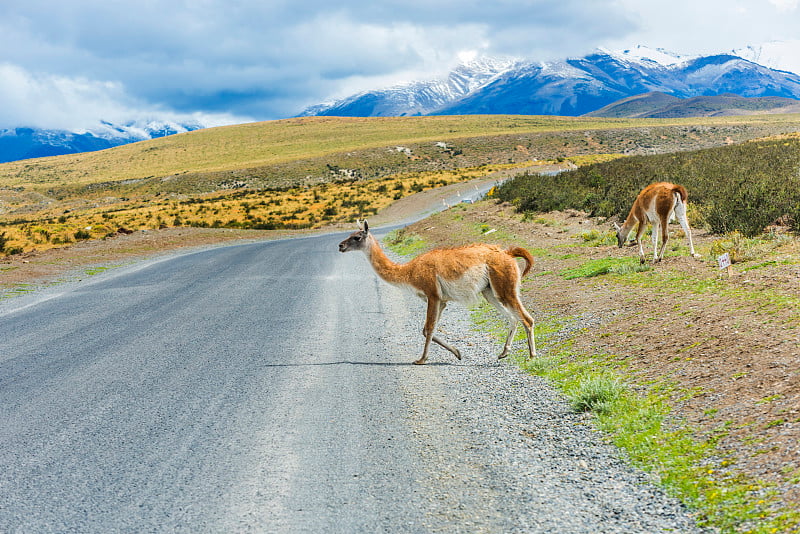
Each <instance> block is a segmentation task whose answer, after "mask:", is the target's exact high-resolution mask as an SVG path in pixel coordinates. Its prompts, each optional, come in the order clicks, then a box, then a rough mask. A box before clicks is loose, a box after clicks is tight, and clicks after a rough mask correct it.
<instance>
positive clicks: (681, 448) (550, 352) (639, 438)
mask: <svg viewBox="0 0 800 534" xmlns="http://www.w3.org/2000/svg"><path fill="white" fill-rule="evenodd" d="M473 318H474V319H475V320H476V321H477V322H480V323H482V327H481V328H482V329H487V328H488V329H489V330H490V331H492V330H493V331H495V332H498V335H500V333H499V326H497V325H500V324H501V323H500V319H499V317H498V316H497V315H496V314H493V313H490V312H488V307H487V306H483V307H480V308H476V309H475V310H473ZM570 322H571V321H570V320H569V319H559V320H554V319H551V320H548V321H540V323H541V325H542V328H541V330H540V331H539V332H537V344H538V345H539V347H540V349H544V350H543V351H542V352H543V353H544V354H543V355H541V356H539V357H537V358H534V359H531V360H529V359H528V358H527V351H525V350H524V349H522V348H520V349H518V350H516V351H515V352H514V353H513V357H514V360H515V362H516V363H517V365H519V366H520V367H521V368H523V369H525V370H526V371H528V372H530V373H532V374H536V375H538V376H542V377H544V378H546V379H547V380H548V381H549V382H550V383H551V384H552V385H553V386H554V387H556V388H557V389H558V390H560V391H561V392H562V393H563V394H564V395H565V397H566V399H567V400H568V402H569V403H570V406H571V407H572V409H573V410H576V411H589V412H591V413H592V414H594V416H595V422H596V424H597V426H598V427H599V428H600V429H601V430H602V431H603V432H605V433H606V434H607V435H608V436H609V438H610V439H611V441H612V442H613V443H614V444H615V445H617V446H618V447H620V448H621V449H622V450H624V451H625V452H626V453H627V455H628V457H629V458H630V460H631V462H632V463H633V464H634V465H636V466H637V467H639V468H641V469H643V470H645V471H647V472H650V473H653V474H654V475H655V477H656V479H657V480H658V481H659V483H660V484H661V485H662V486H663V487H664V488H665V489H666V490H667V492H668V493H670V494H672V495H674V496H676V497H678V498H679V499H680V500H681V501H682V502H684V503H685V504H686V505H687V506H688V507H690V508H691V509H692V510H693V511H694V515H695V516H696V518H697V522H698V524H699V525H701V526H704V527H709V528H712V529H715V531H718V532H722V533H726V534H727V533H730V534H733V533H738V532H748V533H752V534H767V533H776V532H795V531H797V528H798V527H800V512H798V511H796V510H789V509H781V508H779V504H778V503H779V500H778V495H777V492H776V491H775V490H774V488H771V487H770V486H769V485H767V484H765V483H763V482H761V481H758V480H754V479H752V478H749V477H747V476H745V475H743V474H742V473H741V472H738V471H736V469H735V465H733V461H732V460H731V459H730V458H728V457H727V456H726V455H725V453H724V452H723V451H721V450H720V449H718V448H717V443H718V441H719V439H720V438H721V437H722V436H724V435H726V433H727V432H728V430H729V427H730V424H727V423H726V424H722V425H720V427H719V429H718V431H717V432H712V433H711V434H710V435H707V436H705V437H698V436H701V435H702V434H701V433H700V432H694V431H693V429H692V428H691V427H689V426H687V425H686V424H684V423H683V422H681V421H677V420H676V419H675V416H674V415H673V413H672V406H671V405H670V400H669V399H670V398H673V397H674V396H675V395H676V393H677V394H679V393H680V392H676V391H675V387H674V385H673V384H669V383H665V382H663V381H656V382H652V383H649V384H647V385H641V386H639V387H637V388H632V387H628V386H627V385H626V383H627V381H628V380H629V379H632V377H629V376H627V375H626V374H625V372H624V367H618V366H617V367H615V364H614V362H613V358H611V357H609V356H607V355H588V354H580V353H575V352H573V351H571V350H570V346H571V342H570V341H569V340H568V339H567V340H566V341H564V340H563V339H561V340H560V341H559V342H558V345H557V346H548V343H549V339H551V337H552V336H551V335H552V334H553V333H555V332H558V331H559V330H561V329H563V328H566V327H568V326H569V324H570ZM493 325H494V326H495V327H494V328H492V326H493ZM642 386H645V387H642ZM686 394H687V395H692V394H694V392H691V391H687V392H686ZM677 397H680V395H677ZM783 422H784V421H783V420H780V423H779V422H778V421H777V420H776V421H772V422H770V423H768V425H771V426H775V425H778V424H783Z"/></svg>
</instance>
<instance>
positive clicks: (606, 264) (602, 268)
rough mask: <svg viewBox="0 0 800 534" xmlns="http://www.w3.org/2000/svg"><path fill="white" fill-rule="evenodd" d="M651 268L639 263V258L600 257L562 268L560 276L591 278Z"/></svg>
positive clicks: (566, 278)
mask: <svg viewBox="0 0 800 534" xmlns="http://www.w3.org/2000/svg"><path fill="white" fill-rule="evenodd" d="M651 269H652V267H651V266H650V265H648V264H646V263H645V264H642V263H640V262H639V258H601V259H597V260H589V261H587V262H585V263H583V264H581V265H579V266H577V267H572V268H569V269H564V270H563V271H561V276H563V277H564V279H565V280H573V279H575V278H591V277H593V276H600V275H603V274H612V273H613V274H618V275H626V274H632V273H640V272H644V271H649V270H651Z"/></svg>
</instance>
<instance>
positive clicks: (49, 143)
mask: <svg viewBox="0 0 800 534" xmlns="http://www.w3.org/2000/svg"><path fill="white" fill-rule="evenodd" d="M205 127H206V126H205V125H203V124H201V123H200V122H185V123H181V122H176V121H172V120H158V119H153V120H138V121H131V122H127V123H125V124H112V123H110V122H105V121H103V122H100V123H99V124H98V125H97V126H95V127H93V128H91V129H87V130H80V131H75V132H71V131H67V130H43V129H38V128H8V129H0V163H2V162H6V161H15V160H19V159H28V158H39V157H43V156H59V155H61V154H74V153H77V152H91V151H95V150H103V149H105V148H111V147H114V146H119V145H124V144H127V143H133V142H136V141H143V140H145V139H154V138H156V137H164V136H166V135H172V134H176V133H183V132H188V131H192V130H198V129H201V128H205Z"/></svg>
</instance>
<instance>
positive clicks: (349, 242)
mask: <svg viewBox="0 0 800 534" xmlns="http://www.w3.org/2000/svg"><path fill="white" fill-rule="evenodd" d="M356 222H358V231H357V232H353V233H352V234H350V237H348V238H347V239H345V240H344V241H342V242H341V243H339V252H350V251H351V250H364V249H366V247H367V238H368V237H369V225H368V224H367V220H366V219H364V222H363V223H362V222H361V221H356Z"/></svg>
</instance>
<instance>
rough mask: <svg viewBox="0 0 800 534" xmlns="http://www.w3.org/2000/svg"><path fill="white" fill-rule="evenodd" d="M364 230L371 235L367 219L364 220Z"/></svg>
mask: <svg viewBox="0 0 800 534" xmlns="http://www.w3.org/2000/svg"><path fill="white" fill-rule="evenodd" d="M363 230H364V231H365V232H366V233H369V225H368V224H367V220H366V219H364V228H363Z"/></svg>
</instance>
